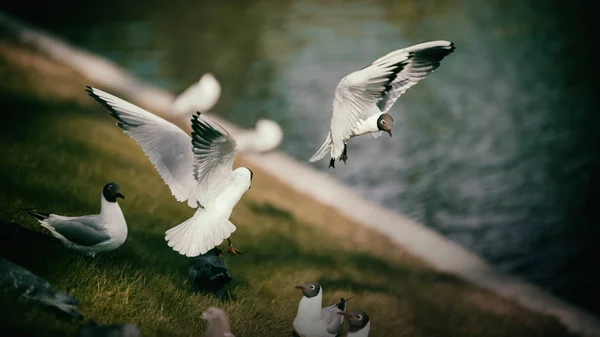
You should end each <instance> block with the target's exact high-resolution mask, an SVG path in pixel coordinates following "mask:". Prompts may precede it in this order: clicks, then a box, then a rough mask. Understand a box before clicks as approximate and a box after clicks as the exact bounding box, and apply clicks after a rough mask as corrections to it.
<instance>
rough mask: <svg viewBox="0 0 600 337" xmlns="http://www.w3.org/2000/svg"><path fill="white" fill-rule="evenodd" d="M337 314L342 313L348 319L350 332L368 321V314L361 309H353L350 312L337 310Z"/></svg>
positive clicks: (363, 325)
mask: <svg viewBox="0 0 600 337" xmlns="http://www.w3.org/2000/svg"><path fill="white" fill-rule="evenodd" d="M338 315H342V316H344V317H346V319H348V324H349V325H350V332H357V331H358V330H360V329H362V328H364V327H365V326H366V325H367V324H368V323H369V316H368V315H367V313H366V312H364V311H362V310H354V311H350V312H343V311H340V312H338Z"/></svg>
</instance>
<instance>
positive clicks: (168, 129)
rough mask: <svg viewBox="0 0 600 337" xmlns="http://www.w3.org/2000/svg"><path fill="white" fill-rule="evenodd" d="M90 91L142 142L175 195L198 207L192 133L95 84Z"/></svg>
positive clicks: (119, 122)
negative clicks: (194, 193)
mask: <svg viewBox="0 0 600 337" xmlns="http://www.w3.org/2000/svg"><path fill="white" fill-rule="evenodd" d="M86 91H87V92H88V94H89V95H90V96H92V97H93V98H94V99H96V100H97V101H98V102H100V103H101V104H102V105H104V107H106V108H107V109H108V110H109V111H110V115H111V116H112V117H113V118H114V119H116V120H117V125H118V126H119V127H120V128H121V129H123V131H124V132H125V133H126V134H128V135H129V136H130V137H131V138H133V139H134V140H135V141H136V142H137V143H138V144H140V146H141V147H142V150H144V153H145V154H146V156H148V158H149V159H150V161H151V162H152V164H153V165H154V167H155V168H156V170H157V171H158V173H159V174H160V176H161V177H162V178H163V180H164V181H165V183H167V185H168V186H169V188H170V189H171V193H173V196H174V197H175V199H177V201H185V200H188V204H189V205H190V207H196V200H195V199H193V198H190V196H191V193H192V192H193V190H194V187H195V186H196V184H195V181H194V177H193V174H192V173H193V172H192V169H193V164H194V156H193V154H192V143H191V138H190V136H188V135H187V134H186V133H185V132H184V131H183V130H181V129H180V128H179V127H177V126H176V125H174V124H172V123H170V122H168V121H166V120H164V119H162V118H160V117H158V116H156V115H155V114H153V113H150V112H148V111H146V110H144V109H142V108H140V107H138V106H136V105H134V104H131V103H129V102H127V101H125V100H122V99H120V98H118V97H115V96H113V95H111V94H109V93H106V92H104V91H102V90H98V89H96V88H92V87H87V90H86ZM189 199H192V200H189Z"/></svg>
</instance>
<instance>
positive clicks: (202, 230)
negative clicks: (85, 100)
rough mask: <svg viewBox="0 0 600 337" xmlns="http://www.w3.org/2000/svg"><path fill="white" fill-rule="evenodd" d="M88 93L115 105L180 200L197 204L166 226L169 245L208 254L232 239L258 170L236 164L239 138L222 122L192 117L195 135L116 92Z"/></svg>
mask: <svg viewBox="0 0 600 337" xmlns="http://www.w3.org/2000/svg"><path fill="white" fill-rule="evenodd" d="M87 92H88V94H89V95H90V96H91V97H93V98H94V99H96V100H97V101H98V102H100V103H101V104H102V105H103V106H104V107H106V108H107V109H108V110H109V111H110V115H111V116H112V117H113V118H114V119H116V120H117V125H118V126H119V127H120V128H121V129H123V130H124V132H125V133H126V134H128V135H129V136H130V137H131V138H133V139H134V140H135V141H136V142H137V143H138V144H140V146H141V147H142V150H144V153H146V156H148V158H149V159H150V161H151V162H152V164H154V167H155V168H156V170H157V171H158V173H159V174H160V176H161V177H162V178H163V180H164V181H165V183H166V184H167V185H168V186H169V188H170V189H171V193H172V194H173V196H174V197H175V199H177V201H186V200H187V203H188V206H190V207H192V208H197V210H196V212H195V213H194V215H193V216H192V217H191V218H190V219H188V220H186V221H184V222H183V223H181V224H180V225H178V226H176V227H173V228H171V229H169V230H168V231H167V232H166V236H165V240H166V241H167V243H168V245H169V247H171V248H173V249H174V250H175V251H177V252H179V253H180V254H182V255H186V256H189V257H193V256H198V255H201V254H205V253H206V252H208V251H209V250H210V249H212V248H214V247H216V246H217V245H219V244H221V242H223V240H225V239H227V240H228V242H229V247H228V251H229V252H230V253H232V254H234V255H238V254H240V253H241V252H240V251H239V250H237V249H236V248H235V247H233V245H232V244H231V239H230V238H229V237H230V236H231V233H233V232H234V231H235V230H236V227H235V225H234V224H233V223H231V221H229V216H230V215H231V212H232V211H233V208H234V207H235V205H236V204H237V203H238V202H239V201H240V199H241V198H242V195H243V194H244V193H245V192H246V191H247V190H249V189H250V186H251V183H252V177H253V173H252V171H251V170H250V169H249V168H247V167H238V168H236V169H235V170H233V161H234V159H235V157H236V154H237V149H236V143H235V140H234V139H233V138H232V137H231V135H230V134H229V133H228V132H227V131H226V130H225V129H223V128H222V127H221V126H219V125H218V124H216V123H215V125H216V126H217V128H218V129H220V130H218V129H216V128H215V127H213V126H212V125H210V124H209V123H207V122H206V121H204V120H203V119H202V117H201V114H200V112H198V113H197V114H196V115H194V116H193V117H192V130H193V132H192V137H190V136H188V135H187V134H186V133H185V132H184V131H183V130H181V129H180V128H179V127H177V126H175V125H174V124H172V123H170V122H168V121H166V120H164V119H162V118H160V117H158V116H156V115H154V114H152V113H150V112H148V111H146V110H144V109H142V108H140V107H138V106H136V105H133V104H131V103H129V102H127V101H125V100H122V99H120V98H118V97H116V96H113V95H111V94H109V93H106V92H104V91H102V90H98V89H96V88H92V87H87Z"/></svg>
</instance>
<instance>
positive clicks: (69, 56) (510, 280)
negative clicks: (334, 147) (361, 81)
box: [0, 13, 600, 336]
mask: <svg viewBox="0 0 600 337" xmlns="http://www.w3.org/2000/svg"><path fill="white" fill-rule="evenodd" d="M0 25H2V26H3V27H4V28H5V29H7V30H8V31H9V32H10V33H11V34H12V35H13V36H14V37H16V38H17V40H18V41H19V43H21V44H23V45H27V46H29V47H34V48H35V49H36V50H38V51H39V52H41V53H43V54H44V55H47V56H50V57H51V58H53V59H54V60H57V61H58V62H61V63H63V64H66V65H68V66H70V67H72V68H73V69H75V71H76V72H78V73H80V74H81V75H82V76H84V77H85V78H87V79H89V80H90V81H91V82H93V83H95V84H96V85H99V86H100V87H101V89H106V90H110V91H111V92H112V93H114V94H116V95H117V96H121V97H122V98H124V99H126V100H130V101H131V102H132V103H134V104H138V105H140V106H142V107H145V108H147V109H148V110H150V111H152V112H158V113H157V114H159V112H162V111H166V110H167V107H168V106H169V105H170V103H171V102H172V100H173V98H174V95H172V94H171V93H169V92H167V91H163V90H161V89H158V88H155V87H153V86H150V85H148V84H146V83H144V82H142V81H141V80H139V79H136V78H134V77H133V76H130V75H129V74H127V73H126V72H125V71H124V70H123V69H121V68H120V67H118V66H116V65H114V64H112V63H111V62H110V61H107V60H104V59H102V58H100V57H98V56H95V55H93V54H90V53H88V52H86V51H83V50H81V49H78V48H74V47H72V46H69V45H68V44H67V43H64V42H62V41H60V40H58V39H55V38H52V37H50V36H47V35H45V34H44V33H42V32H39V31H36V30H34V29H31V28H28V27H27V26H25V25H23V24H21V23H19V22H18V21H15V20H13V19H11V18H9V17H8V16H7V15H5V14H4V13H0ZM82 92H83V90H82ZM209 118H211V119H213V120H215V121H217V122H218V123H220V124H221V125H223V126H224V127H225V128H227V129H228V130H230V131H231V132H232V133H235V132H237V131H239V128H238V127H236V126H235V125H233V124H231V123H229V122H227V121H225V120H222V119H221V118H219V117H217V116H214V115H212V114H209ZM177 124H178V125H179V126H181V127H182V128H183V129H184V130H185V131H186V132H189V131H190V127H189V125H187V123H183V121H180V122H179V123H177ZM242 157H243V160H244V161H246V162H249V163H250V164H251V165H253V166H256V167H259V168H260V169H262V170H263V171H265V172H267V173H269V174H270V175H272V176H274V177H275V178H277V179H278V180H280V181H281V182H282V183H284V184H286V185H288V186H289V187H290V188H292V189H294V190H295V191H297V192H299V193H300V194H302V195H304V196H306V197H309V198H311V199H313V200H315V201H317V202H320V203H322V204H324V205H327V206H329V207H331V208H332V209H334V210H336V211H338V212H339V213H341V214H343V215H345V216H346V217H348V218H350V219H352V220H353V221H355V222H357V223H359V224H361V225H363V226H365V227H367V228H372V229H375V230H376V231H378V232H379V233H381V234H383V235H385V236H387V237H388V238H389V239H391V240H392V241H393V242H394V243H396V244H397V245H399V246H400V247H402V248H404V249H406V250H407V251H408V252H410V253H411V254H413V255H415V256H416V257H418V258H420V259H422V260H423V261H424V262H425V263H427V264H428V265H429V266H431V267H433V268H434V269H437V270H439V271H442V272H446V273H449V274H453V275H456V276H459V277H460V278H462V279H464V280H466V281H468V282H470V283H471V284H474V285H476V286H479V287H482V288H485V289H488V290H491V291H492V292H494V293H496V294H499V295H501V296H503V297H505V298H508V299H511V300H514V301H516V302H517V303H519V304H520V305H521V306H523V307H525V308H528V309H530V310H532V311H534V312H538V313H543V314H547V315H551V316H554V317H557V318H558V319H559V320H560V322H561V323H562V324H564V325H565V326H566V327H567V328H569V330H571V331H573V332H577V333H581V334H583V335H585V336H600V321H598V319H596V318H595V317H594V316H592V315H590V314H589V313H587V312H585V311H583V310H580V309H578V308H576V307H575V306H573V305H570V304H568V303H566V302H564V301H562V300H560V299H558V298H555V297H554V296H552V295H550V294H548V293H546V292H545V291H543V290H541V289H539V288H538V287H536V286H534V285H532V284H529V283H527V282H524V281H522V280H520V279H518V278H516V277H513V276H510V275H506V274H504V273H501V272H499V271H498V270H496V269H495V268H494V267H492V266H490V265H488V264H487V263H486V262H485V261H484V260H483V259H481V258H480V257H479V256H477V255H476V254H474V253H472V252H470V251H468V250H467V249H465V248H463V247H461V246H459V245H458V244H456V243H454V242H452V241H450V240H448V239H446V238H444V237H443V236H441V235H440V234H438V233H437V232H435V231H433V230H431V229H429V228H427V227H425V226H424V225H421V224H419V223H416V222H414V221H412V220H410V219H408V218H406V217H404V216H403V215H401V214H398V213H395V212H393V211H391V210H388V209H385V208H383V207H381V206H378V205H376V204H374V203H372V202H370V201H368V200H365V199H364V198H362V197H360V196H359V195H358V194H356V193H355V192H354V191H353V190H352V189H351V188H349V187H346V186H344V185H342V184H341V183H340V182H338V181H336V180H334V179H332V178H330V177H329V176H328V175H327V174H325V173H323V172H319V171H317V170H315V169H313V168H311V167H310V166H308V163H301V162H299V161H297V160H295V159H293V158H292V157H291V156H288V155H286V154H284V153H282V152H279V151H275V152H272V153H269V154H260V155H256V154H243V155H242ZM290 176H294V179H289V177H290ZM307 182H310V183H308V184H307Z"/></svg>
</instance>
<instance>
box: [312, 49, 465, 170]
mask: <svg viewBox="0 0 600 337" xmlns="http://www.w3.org/2000/svg"><path fill="white" fill-rule="evenodd" d="M452 51H454V44H453V43H452V42H448V41H431V42H424V43H420V44H417V45H414V46H412V47H408V48H404V49H398V50H396V51H393V52H391V53H389V54H387V55H385V56H383V57H381V58H379V59H377V60H376V61H375V62H373V63H372V64H371V65H369V66H367V67H365V68H363V69H361V70H358V71H355V72H353V73H351V74H349V75H347V76H346V77H344V78H342V79H341V80H340V82H339V83H338V85H337V88H336V89H335V95H334V98H333V112H332V117H331V126H330V128H329V134H328V135H327V138H326V140H325V143H324V144H323V145H322V146H321V148H320V149H319V150H318V151H317V152H316V153H315V154H314V155H313V156H312V157H311V158H310V162H311V163H312V162H315V161H317V160H320V159H322V158H323V157H325V156H326V155H327V153H330V154H331V160H330V161H329V167H330V168H335V160H336V159H338V160H341V161H343V162H344V164H346V160H348V151H347V148H346V144H347V142H348V140H350V138H353V137H356V136H360V135H364V134H368V135H370V136H371V137H374V138H377V137H379V136H380V135H381V133H380V131H385V132H387V133H388V134H389V135H390V137H391V136H392V125H393V124H394V119H393V118H392V116H390V115H389V114H388V113H387V112H388V111H389V110H390V108H391V107H392V105H393V104H394V102H396V100H397V99H398V97H400V96H401V95H402V94H403V93H404V92H406V90H408V88H410V87H412V86H413V85H415V84H417V83H418V82H419V81H421V80H422V79H424V78H425V77H426V76H427V75H428V74H429V73H431V72H432V71H433V70H435V69H436V68H437V67H439V66H440V62H441V60H442V59H443V58H444V57H446V56H447V55H448V54H450V53H451V52H452Z"/></svg>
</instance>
